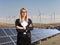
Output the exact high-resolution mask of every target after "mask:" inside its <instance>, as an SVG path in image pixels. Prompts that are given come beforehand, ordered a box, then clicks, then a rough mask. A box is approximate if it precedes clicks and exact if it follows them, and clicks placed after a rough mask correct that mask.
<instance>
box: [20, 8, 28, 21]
mask: <svg viewBox="0 0 60 45" xmlns="http://www.w3.org/2000/svg"><path fill="white" fill-rule="evenodd" d="M22 10H26V9H25V8H21V9H20V18H19V19H20V22H22V14H21V13H22ZM26 13H27V10H26ZM25 21H27V22H28V16H27V14H26V17H25Z"/></svg>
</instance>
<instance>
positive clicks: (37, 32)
mask: <svg viewBox="0 0 60 45" xmlns="http://www.w3.org/2000/svg"><path fill="white" fill-rule="evenodd" d="M58 33H60V31H58V30H57V29H38V28H34V29H33V30H32V31H31V43H34V42H36V41H39V40H42V39H44V38H47V37H51V36H53V35H55V34H58ZM16 41H17V31H16V29H15V28H14V27H13V28H11V27H0V45H16Z"/></svg>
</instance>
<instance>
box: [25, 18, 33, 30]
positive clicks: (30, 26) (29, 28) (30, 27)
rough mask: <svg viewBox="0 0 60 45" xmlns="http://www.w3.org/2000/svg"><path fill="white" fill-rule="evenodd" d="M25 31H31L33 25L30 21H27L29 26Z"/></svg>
mask: <svg viewBox="0 0 60 45" xmlns="http://www.w3.org/2000/svg"><path fill="white" fill-rule="evenodd" d="M26 28H27V30H33V23H32V21H31V19H29V26H27V27H26Z"/></svg>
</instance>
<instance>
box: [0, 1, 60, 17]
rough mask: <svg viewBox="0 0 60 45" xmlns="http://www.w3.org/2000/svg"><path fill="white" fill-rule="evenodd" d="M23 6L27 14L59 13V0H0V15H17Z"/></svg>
mask: <svg viewBox="0 0 60 45" xmlns="http://www.w3.org/2000/svg"><path fill="white" fill-rule="evenodd" d="M23 7H24V8H26V9H27V11H28V15H29V16H34V15H36V16H37V15H39V13H41V14H43V13H44V14H51V13H54V12H55V13H56V15H57V14H60V0H0V17H8V16H17V15H19V10H20V9H21V8H23Z"/></svg>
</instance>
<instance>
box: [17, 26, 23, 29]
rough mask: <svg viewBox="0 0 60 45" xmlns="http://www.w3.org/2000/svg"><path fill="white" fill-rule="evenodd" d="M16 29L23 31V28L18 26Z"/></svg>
mask: <svg viewBox="0 0 60 45" xmlns="http://www.w3.org/2000/svg"><path fill="white" fill-rule="evenodd" d="M16 29H24V28H23V27H20V26H16Z"/></svg>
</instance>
